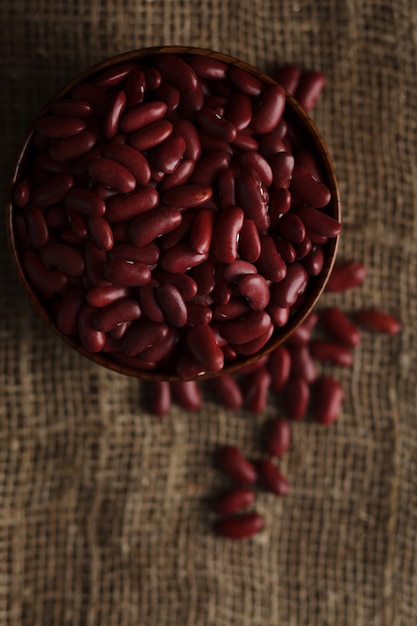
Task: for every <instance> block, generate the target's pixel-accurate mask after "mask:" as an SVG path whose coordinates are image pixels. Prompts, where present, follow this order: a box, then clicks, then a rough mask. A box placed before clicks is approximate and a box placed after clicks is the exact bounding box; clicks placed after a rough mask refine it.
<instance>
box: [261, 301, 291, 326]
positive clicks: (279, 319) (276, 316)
mask: <svg viewBox="0 0 417 626" xmlns="http://www.w3.org/2000/svg"><path fill="white" fill-rule="evenodd" d="M266 310H267V312H268V313H269V315H270V316H271V319H272V321H273V323H274V324H275V326H278V328H280V327H281V326H285V324H286V323H287V322H288V319H289V317H290V307H289V306H288V307H285V308H281V307H279V306H276V305H275V304H272V303H271V302H270V303H269V304H268V306H267V309H266Z"/></svg>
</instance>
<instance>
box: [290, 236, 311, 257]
mask: <svg viewBox="0 0 417 626" xmlns="http://www.w3.org/2000/svg"><path fill="white" fill-rule="evenodd" d="M293 247H294V252H295V258H296V260H297V261H300V260H301V259H304V258H305V257H306V256H307V254H308V253H309V252H310V251H311V248H312V247H313V244H312V241H311V239H310V237H309V236H308V235H306V236H305V237H304V239H303V241H301V242H300V243H294V244H293Z"/></svg>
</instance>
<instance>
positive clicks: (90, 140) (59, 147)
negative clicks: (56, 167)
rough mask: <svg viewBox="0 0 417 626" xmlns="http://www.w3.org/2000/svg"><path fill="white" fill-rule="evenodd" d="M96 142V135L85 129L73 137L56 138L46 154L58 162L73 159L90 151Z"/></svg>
mask: <svg viewBox="0 0 417 626" xmlns="http://www.w3.org/2000/svg"><path fill="white" fill-rule="evenodd" d="M96 142H97V138H96V136H95V135H94V134H93V133H91V132H90V131H88V130H85V131H83V132H81V133H79V134H78V135H74V136H73V137H66V138H65V139H57V140H56V141H54V143H53V144H51V146H50V147H49V150H48V154H49V156H50V157H51V159H53V160H54V161H56V162H58V163H65V162H67V161H73V160H74V159H79V158H80V157H82V156H84V155H85V154H86V153H88V152H90V150H92V149H93V148H94V146H95V145H96Z"/></svg>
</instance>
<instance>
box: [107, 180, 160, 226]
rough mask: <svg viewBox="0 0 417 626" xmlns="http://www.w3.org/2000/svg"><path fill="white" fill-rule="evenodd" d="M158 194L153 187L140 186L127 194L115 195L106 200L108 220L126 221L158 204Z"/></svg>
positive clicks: (114, 221) (115, 221)
mask: <svg viewBox="0 0 417 626" xmlns="http://www.w3.org/2000/svg"><path fill="white" fill-rule="evenodd" d="M158 202H159V194H158V192H157V190H156V189H154V188H153V187H140V188H139V189H136V190H135V191H134V192H133V193H130V194H128V195H117V196H114V198H110V200H109V201H108V202H107V209H106V218H107V219H108V220H109V222H112V223H118V222H127V221H129V220H131V219H133V218H134V217H136V216H137V215H140V214H141V213H145V212H146V211H149V210H150V209H153V208H154V207H156V206H158Z"/></svg>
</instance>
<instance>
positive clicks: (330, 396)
mask: <svg viewBox="0 0 417 626" xmlns="http://www.w3.org/2000/svg"><path fill="white" fill-rule="evenodd" d="M314 391H315V402H314V404H313V415H314V418H315V420H316V421H317V422H318V423H319V424H324V425H326V426H327V425H328V424H332V423H333V422H334V421H335V419H336V418H337V416H338V414H339V412H340V409H341V407H342V402H343V395H344V393H343V387H342V385H341V384H340V383H339V381H337V380H335V379H334V378H333V377H332V376H323V377H321V378H320V379H319V380H318V381H317V383H316V385H315V390H314Z"/></svg>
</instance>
